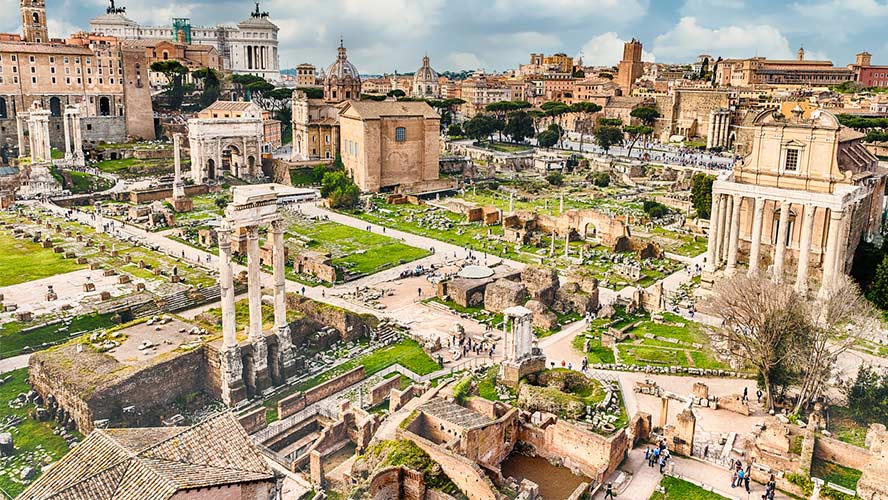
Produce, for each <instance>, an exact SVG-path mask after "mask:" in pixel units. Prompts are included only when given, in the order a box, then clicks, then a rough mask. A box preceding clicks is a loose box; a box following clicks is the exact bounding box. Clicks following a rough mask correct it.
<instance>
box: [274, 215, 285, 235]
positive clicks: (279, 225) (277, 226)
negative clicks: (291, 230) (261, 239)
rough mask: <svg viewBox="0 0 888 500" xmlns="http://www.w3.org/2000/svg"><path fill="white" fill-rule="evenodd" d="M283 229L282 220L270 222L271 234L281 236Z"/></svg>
mask: <svg viewBox="0 0 888 500" xmlns="http://www.w3.org/2000/svg"><path fill="white" fill-rule="evenodd" d="M284 230H285V228H284V220H283V219H275V220H273V221H271V231H272V232H273V233H281V234H283V232H284Z"/></svg>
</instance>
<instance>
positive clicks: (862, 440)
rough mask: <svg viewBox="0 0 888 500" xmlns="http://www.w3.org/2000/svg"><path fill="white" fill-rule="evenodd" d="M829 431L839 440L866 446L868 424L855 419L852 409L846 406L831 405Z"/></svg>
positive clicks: (862, 446)
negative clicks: (862, 423)
mask: <svg viewBox="0 0 888 500" xmlns="http://www.w3.org/2000/svg"><path fill="white" fill-rule="evenodd" d="M828 411H829V431H830V432H831V433H832V435H833V437H835V438H836V439H838V440H839V441H842V442H845V443H848V444H852V445H854V446H859V447H861V448H865V447H866V433H867V430H868V429H867V426H865V425H861V424H860V423H859V422H857V421H856V420H854V418H853V417H852V415H851V411H850V410H849V409H848V408H846V407H844V406H830V407H829V410H828Z"/></svg>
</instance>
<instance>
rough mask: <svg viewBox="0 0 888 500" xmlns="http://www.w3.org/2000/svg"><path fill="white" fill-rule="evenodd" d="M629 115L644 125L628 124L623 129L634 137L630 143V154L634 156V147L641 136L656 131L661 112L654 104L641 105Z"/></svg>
mask: <svg viewBox="0 0 888 500" xmlns="http://www.w3.org/2000/svg"><path fill="white" fill-rule="evenodd" d="M629 116H631V117H633V118H636V119H638V120H639V121H641V123H642V125H640V126H639V125H626V126H625V127H623V131H624V132H626V133H627V134H629V136H630V137H632V143H631V144H629V156H630V157H631V156H632V148H633V147H635V142H636V141H638V139H639V137H644V136H646V135H650V134H653V133H654V124H655V123H656V122H657V119H658V118H660V112H659V111H657V108H654V107H652V106H641V107H638V108H635V109H633V110H632V111H631V112H629Z"/></svg>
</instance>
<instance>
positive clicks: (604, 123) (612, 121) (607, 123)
mask: <svg viewBox="0 0 888 500" xmlns="http://www.w3.org/2000/svg"><path fill="white" fill-rule="evenodd" d="M598 126H600V127H622V126H623V120H621V119H619V118H599V119H598Z"/></svg>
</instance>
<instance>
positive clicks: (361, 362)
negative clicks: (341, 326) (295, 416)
mask: <svg viewBox="0 0 888 500" xmlns="http://www.w3.org/2000/svg"><path fill="white" fill-rule="evenodd" d="M394 364H400V365H401V366H403V367H404V368H407V369H408V370H410V371H412V372H414V373H416V374H418V375H428V374H429V373H432V372H435V371H437V370H439V369H440V368H441V367H440V366H438V363H437V362H436V361H435V360H434V359H432V358H431V357H430V356H429V355H428V354H426V352H425V351H424V350H423V349H422V346H420V345H419V343H418V342H416V341H415V340H413V339H403V340H401V341H400V342H397V343H395V344H392V345H389V346H386V347H383V348H382V349H377V350H375V351H373V352H371V353H367V354H364V355H362V356H358V357H357V358H355V359H352V360H349V361H346V362H345V363H343V364H341V365H339V366H337V367H336V368H333V369H332V370H328V371H326V372H324V373H321V374H319V375H316V376H314V377H312V378H310V379H308V380H305V381H303V382H300V383H299V384H296V385H295V386H293V387H290V388H288V389H287V390H286V391H284V392H282V393H281V394H276V395H274V396H273V397H271V398H268V399H266V400H265V403H264V404H265V406H266V407H268V408H274V409H275V412H274V413H275V414H274V419H272V415H269V416H268V419H269V421H273V420H276V419H277V414H276V413H277V411H276V408H277V403H278V401H280V400H281V399H283V398H285V397H287V396H289V395H290V394H293V393H295V392H298V391H306V390H308V389H311V388H312V387H315V386H318V385H320V384H322V383H324V382H326V381H328V380H330V379H332V378H334V377H337V376H339V375H342V374H343V373H346V372H348V371H350V370H353V369H355V368H357V367H358V366H363V367H364V373H365V374H366V375H367V376H368V377H369V376H370V375H373V374H374V373H377V372H380V371H382V370H384V369H386V368H388V367H389V366H392V365H394Z"/></svg>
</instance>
